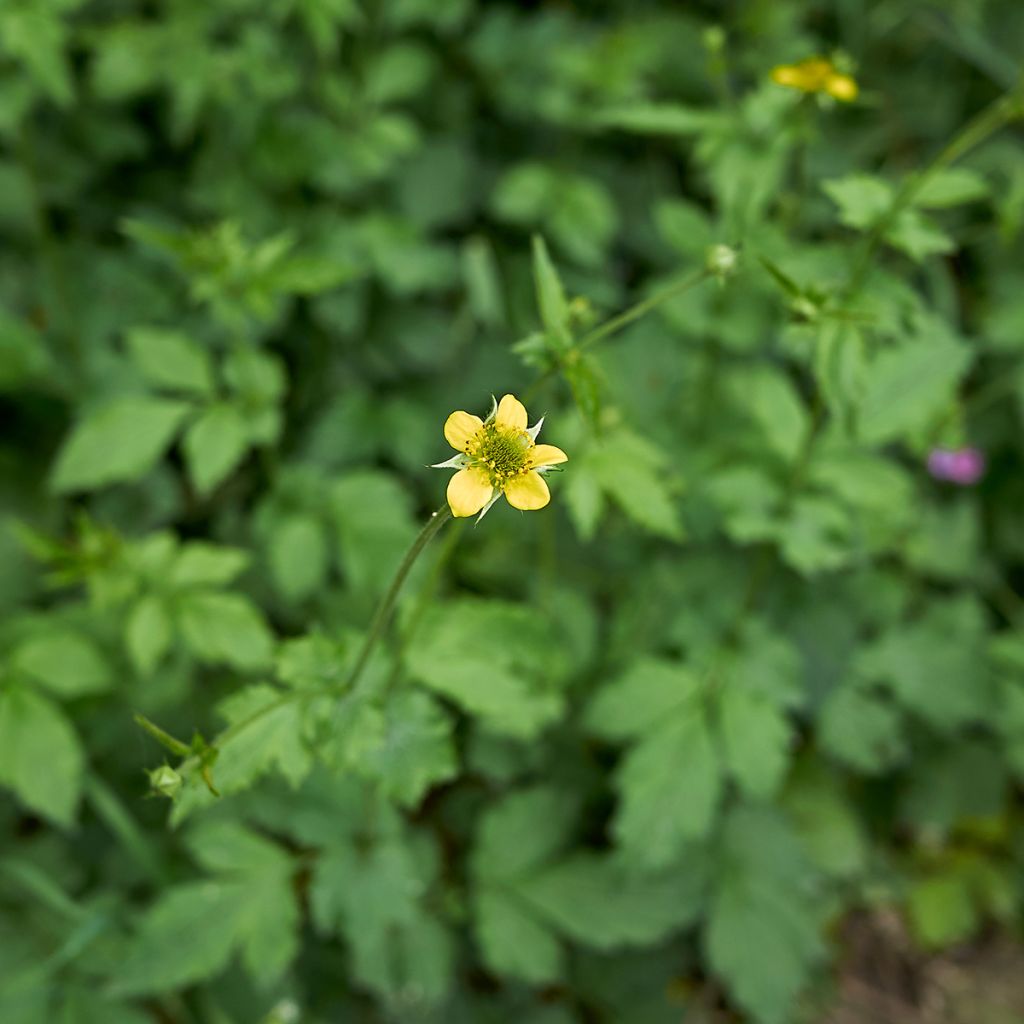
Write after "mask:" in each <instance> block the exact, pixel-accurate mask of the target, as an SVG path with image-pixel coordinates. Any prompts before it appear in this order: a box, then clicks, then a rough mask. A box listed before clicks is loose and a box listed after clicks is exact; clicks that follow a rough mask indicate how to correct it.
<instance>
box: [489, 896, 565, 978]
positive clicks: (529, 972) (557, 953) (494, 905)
mask: <svg viewBox="0 0 1024 1024" xmlns="http://www.w3.org/2000/svg"><path fill="white" fill-rule="evenodd" d="M474 911H475V916H474V930H475V933H476V939H477V942H478V943H479V945H480V953H481V955H482V957H483V961H484V963H485V964H486V965H487V967H488V968H489V969H490V970H491V971H493V972H494V973H495V974H498V975H500V976H503V977H511V978H520V979H522V980H523V981H526V982H529V983H531V984H534V985H543V984H546V983H548V982H554V981H558V980H559V979H560V978H561V977H562V975H563V974H564V970H565V968H564V956H565V954H564V952H563V950H562V947H561V945H560V943H559V942H558V939H557V938H555V936H554V935H553V934H552V933H551V932H550V931H549V930H548V928H547V927H546V926H545V925H544V924H543V923H541V921H539V920H538V919H537V918H536V917H535V916H533V915H531V914H530V913H529V912H528V911H527V910H525V909H523V908H522V907H521V906H519V905H518V904H517V903H515V902H514V901H513V900H511V899H509V897H508V896H505V895H503V894H502V893H501V892H500V890H496V889H487V888H481V889H480V890H478V891H477V892H476V894H475V897H474Z"/></svg>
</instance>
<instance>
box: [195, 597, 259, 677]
mask: <svg viewBox="0 0 1024 1024" xmlns="http://www.w3.org/2000/svg"><path fill="white" fill-rule="evenodd" d="M178 623H179V625H180V627H181V631H182V635H183V636H184V638H185V642H186V643H187V644H188V646H189V648H190V649H191V650H192V652H193V653H194V654H195V655H196V657H198V658H201V659H202V660H203V661H212V662H218V661H221V662H227V664H229V665H233V666H234V667H235V668H239V669H243V670H244V669H259V668H263V667H265V666H266V665H268V664H269V663H270V658H271V654H272V652H273V645H274V638H273V634H272V633H271V632H270V630H269V629H268V627H267V624H266V622H265V621H264V619H263V616H262V614H261V613H260V611H259V609H258V608H257V607H256V606H255V605H254V604H253V603H252V602H251V601H250V600H249V599H248V598H247V597H243V596H242V595H241V594H228V593H221V592H219V591H213V590H197V591H191V592H188V593H186V594H184V595H182V597H181V598H180V600H179V603H178Z"/></svg>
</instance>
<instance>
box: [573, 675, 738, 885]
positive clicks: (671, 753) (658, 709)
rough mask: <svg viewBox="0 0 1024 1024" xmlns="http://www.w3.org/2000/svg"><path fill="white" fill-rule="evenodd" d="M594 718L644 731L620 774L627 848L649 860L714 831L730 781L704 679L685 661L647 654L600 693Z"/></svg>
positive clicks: (619, 818)
mask: <svg viewBox="0 0 1024 1024" xmlns="http://www.w3.org/2000/svg"><path fill="white" fill-rule="evenodd" d="M588 724H589V725H590V727H591V728H592V729H595V730H596V731H598V732H600V733H602V734H604V735H606V736H609V737H610V738H613V739H620V740H622V739H627V738H630V737H636V738H637V742H636V743H635V744H634V745H633V746H632V747H630V748H629V750H628V751H627V752H626V754H625V755H624V756H623V758H622V760H621V762H620V764H619V767H618V769H617V771H616V774H615V788H616V790H617V791H618V793H619V800H620V804H619V807H618V810H617V812H616V815H615V819H614V821H613V831H614V833H615V837H616V840H617V842H618V843H619V844H620V845H621V847H622V849H623V852H624V855H625V856H626V857H627V858H629V859H630V860H633V861H635V862H636V863H638V864H642V865H643V866H645V867H648V868H659V867H663V866H665V865H667V864H669V863H671V862H672V861H673V859H674V858H675V857H676V856H678V854H679V853H680V851H681V850H682V849H683V847H684V846H685V844H686V843H687V842H688V841H690V840H693V839H698V838H700V837H701V836H703V835H704V834H705V833H706V832H707V831H708V829H709V828H710V826H711V823H712V821H713V818H714V814H715V811H716V810H717V807H718V801H719V797H720V795H721V792H722V786H723V780H722V771H721V766H720V763H719V753H718V750H717V744H716V742H715V740H714V738H713V735H712V731H711V724H710V722H709V721H708V717H707V708H706V704H705V700H704V697H703V693H702V690H701V686H700V681H699V680H698V679H697V678H696V677H695V676H694V675H693V674H692V673H690V672H689V671H688V670H687V669H685V668H684V667H682V666H678V665H672V664H670V663H667V662H658V661H654V660H645V661H641V662H639V663H637V664H636V665H634V666H633V667H632V668H631V669H630V670H628V671H627V672H626V673H625V674H624V675H623V676H621V677H620V678H619V679H618V680H616V681H615V682H613V683H611V684H610V685H609V686H606V687H605V688H604V689H603V690H602V691H601V692H600V693H599V694H598V696H597V698H596V699H595V701H594V702H593V703H592V705H591V707H590V710H589V713H588Z"/></svg>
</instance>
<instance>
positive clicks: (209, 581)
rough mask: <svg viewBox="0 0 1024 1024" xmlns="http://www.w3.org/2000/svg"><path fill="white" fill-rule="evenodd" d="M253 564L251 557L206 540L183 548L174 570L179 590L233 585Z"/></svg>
mask: <svg viewBox="0 0 1024 1024" xmlns="http://www.w3.org/2000/svg"><path fill="white" fill-rule="evenodd" d="M248 564H249V554H248V552H246V551H243V550H242V549H241V548H230V547H225V546H223V545H220V544H208V543H207V542H205V541H192V542H190V543H188V544H185V545H183V546H182V548H181V551H180V552H179V553H178V555H177V557H176V558H175V560H174V563H173V565H172V566H171V569H170V582H171V584H172V586H175V587H202V586H209V587H219V586H223V585H224V584H225V583H231V582H232V581H233V580H234V579H235V578H236V577H237V576H238V575H239V574H240V573H242V572H243V571H244V570H245V568H246V567H247V566H248Z"/></svg>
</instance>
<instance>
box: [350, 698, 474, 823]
mask: <svg viewBox="0 0 1024 1024" xmlns="http://www.w3.org/2000/svg"><path fill="white" fill-rule="evenodd" d="M358 764H359V768H360V771H361V772H362V773H363V774H365V775H366V776H367V777H368V778H370V779H373V780H374V781H376V782H377V783H378V785H379V786H380V788H381V791H382V792H383V793H384V794H385V795H386V796H387V797H388V799H390V800H393V801H395V803H397V804H401V805H402V806H405V807H415V806H417V804H419V802H420V801H421V800H422V799H423V796H424V795H425V794H426V792H427V790H429V789H430V788H431V787H432V786H435V785H437V784H438V783H441V782H445V781H447V780H448V779H451V778H453V777H454V776H455V774H456V773H457V771H458V761H457V758H456V754H455V743H454V740H453V737H452V722H451V719H450V718H449V716H448V714H447V713H446V712H445V710H444V708H443V707H442V706H441V705H440V703H439V702H438V701H435V700H433V699H432V698H431V697H429V696H427V694H425V693H417V692H415V691H403V692H401V693H398V694H396V695H395V696H394V697H393V698H391V700H390V701H389V702H388V704H387V707H386V708H385V714H384V719H383V727H382V730H381V735H380V740H379V742H378V743H377V744H376V745H375V746H374V747H373V748H372V749H370V750H369V751H367V752H366V753H364V754H361V755H360V756H359V758H358Z"/></svg>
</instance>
